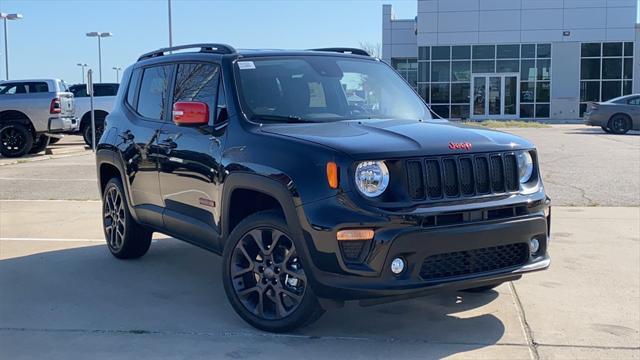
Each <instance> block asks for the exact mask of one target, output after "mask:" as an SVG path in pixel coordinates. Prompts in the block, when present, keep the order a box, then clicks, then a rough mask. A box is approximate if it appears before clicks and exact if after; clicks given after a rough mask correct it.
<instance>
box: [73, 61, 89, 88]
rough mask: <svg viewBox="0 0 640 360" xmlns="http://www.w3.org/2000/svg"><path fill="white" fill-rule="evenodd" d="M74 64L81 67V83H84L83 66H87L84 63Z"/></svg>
mask: <svg viewBox="0 0 640 360" xmlns="http://www.w3.org/2000/svg"><path fill="white" fill-rule="evenodd" d="M76 65H78V66H80V67H81V68H82V83H83V84H84V68H85V66H89V65H87V64H85V63H77V64H76Z"/></svg>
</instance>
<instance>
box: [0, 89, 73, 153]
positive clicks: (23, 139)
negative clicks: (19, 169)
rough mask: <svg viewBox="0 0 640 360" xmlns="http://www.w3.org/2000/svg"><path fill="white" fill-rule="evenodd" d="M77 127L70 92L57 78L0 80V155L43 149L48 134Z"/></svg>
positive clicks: (33, 151)
mask: <svg viewBox="0 0 640 360" xmlns="http://www.w3.org/2000/svg"><path fill="white" fill-rule="evenodd" d="M76 126H77V121H76V119H75V118H74V102H73V94H72V93H70V92H69V90H68V88H67V85H65V83H64V81H62V80H59V79H37V80H11V81H0V154H2V156H5V157H20V156H23V155H25V154H27V153H38V152H40V151H43V150H44V149H45V148H46V147H47V145H48V144H49V135H52V134H60V133H63V132H67V131H70V130H72V129H74V128H75V127H76Z"/></svg>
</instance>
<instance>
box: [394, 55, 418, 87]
mask: <svg viewBox="0 0 640 360" xmlns="http://www.w3.org/2000/svg"><path fill="white" fill-rule="evenodd" d="M391 65H392V66H393V68H394V69H396V71H398V73H400V75H402V77H403V78H405V79H406V80H407V82H409V84H411V86H412V87H413V88H414V89H415V88H416V86H417V83H418V60H417V59H416V58H404V59H401V58H396V59H392V60H391Z"/></svg>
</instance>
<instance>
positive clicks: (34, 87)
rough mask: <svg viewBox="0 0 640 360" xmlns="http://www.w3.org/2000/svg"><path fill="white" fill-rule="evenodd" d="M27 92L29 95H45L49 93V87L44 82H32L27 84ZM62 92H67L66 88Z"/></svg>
mask: <svg viewBox="0 0 640 360" xmlns="http://www.w3.org/2000/svg"><path fill="white" fill-rule="evenodd" d="M27 91H28V92H29V93H46V92H49V86H48V85H47V83H46V82H32V83H28V89H27ZM64 91H68V90H66V86H65V90H64Z"/></svg>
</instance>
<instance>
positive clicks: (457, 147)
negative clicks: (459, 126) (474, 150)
mask: <svg viewBox="0 0 640 360" xmlns="http://www.w3.org/2000/svg"><path fill="white" fill-rule="evenodd" d="M449 149H451V150H467V151H468V150H471V143H468V142H462V143H454V142H450V143H449Z"/></svg>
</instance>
